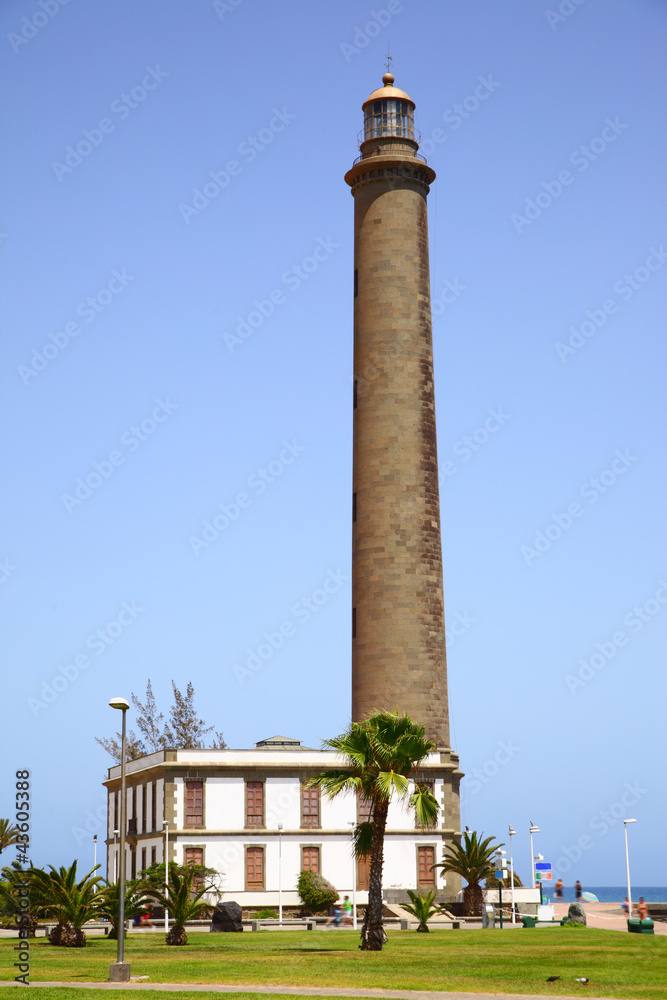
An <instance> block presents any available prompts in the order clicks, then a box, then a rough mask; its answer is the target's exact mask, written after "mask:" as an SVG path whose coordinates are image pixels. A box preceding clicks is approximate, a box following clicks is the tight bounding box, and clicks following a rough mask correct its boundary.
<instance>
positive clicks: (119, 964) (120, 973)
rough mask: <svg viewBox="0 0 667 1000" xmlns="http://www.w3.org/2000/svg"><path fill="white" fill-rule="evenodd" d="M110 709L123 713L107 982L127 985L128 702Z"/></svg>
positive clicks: (118, 701)
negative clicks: (112, 943) (113, 926)
mask: <svg viewBox="0 0 667 1000" xmlns="http://www.w3.org/2000/svg"><path fill="white" fill-rule="evenodd" d="M109 705H110V706H111V708H117V709H118V710H119V711H121V712H122V713H123V726H122V734H121V742H120V865H119V873H118V946H117V950H116V961H115V962H112V963H111V966H110V967H109V981H110V982H112V983H129V981H130V963H129V962H126V961H125V827H126V820H125V811H126V802H125V798H126V795H125V745H126V736H125V731H126V730H125V717H126V713H127V710H128V708H129V707H130V703H129V701H127V700H126V699H125V698H112V699H111V701H110V702H109Z"/></svg>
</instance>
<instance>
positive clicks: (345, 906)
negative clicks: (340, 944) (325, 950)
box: [343, 896, 352, 927]
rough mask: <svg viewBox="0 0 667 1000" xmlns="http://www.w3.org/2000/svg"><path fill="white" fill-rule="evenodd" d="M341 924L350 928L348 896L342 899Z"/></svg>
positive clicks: (349, 902) (350, 915)
mask: <svg viewBox="0 0 667 1000" xmlns="http://www.w3.org/2000/svg"><path fill="white" fill-rule="evenodd" d="M343 923H344V924H349V925H350V927H351V926H352V900H351V899H350V897H349V896H345V897H344V898H343Z"/></svg>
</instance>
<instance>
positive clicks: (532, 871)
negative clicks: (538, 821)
mask: <svg viewBox="0 0 667 1000" xmlns="http://www.w3.org/2000/svg"><path fill="white" fill-rule="evenodd" d="M539 832H540V828H539V826H535V824H534V823H533V821H532V819H531V821H530V884H531V886H532V887H533V889H534V888H535V855H534V854H533V834H534V833H539ZM541 898H542V894H541V893H540V899H541Z"/></svg>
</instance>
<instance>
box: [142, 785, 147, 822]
mask: <svg viewBox="0 0 667 1000" xmlns="http://www.w3.org/2000/svg"><path fill="white" fill-rule="evenodd" d="M147 830H148V786H147V785H143V786H142V789H141V832H142V833H146V831H147Z"/></svg>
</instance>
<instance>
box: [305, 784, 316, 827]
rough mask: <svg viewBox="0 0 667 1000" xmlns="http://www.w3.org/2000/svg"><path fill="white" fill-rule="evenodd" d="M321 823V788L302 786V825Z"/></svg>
mask: <svg viewBox="0 0 667 1000" xmlns="http://www.w3.org/2000/svg"><path fill="white" fill-rule="evenodd" d="M319 825H320V790H319V788H308V787H307V785H302V786H301V826H319Z"/></svg>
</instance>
